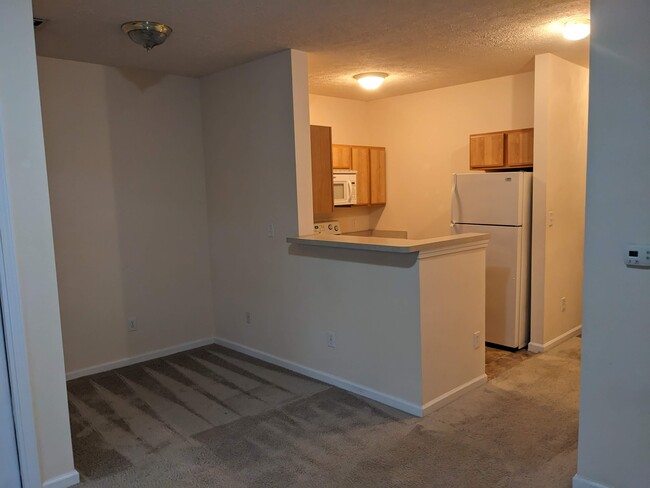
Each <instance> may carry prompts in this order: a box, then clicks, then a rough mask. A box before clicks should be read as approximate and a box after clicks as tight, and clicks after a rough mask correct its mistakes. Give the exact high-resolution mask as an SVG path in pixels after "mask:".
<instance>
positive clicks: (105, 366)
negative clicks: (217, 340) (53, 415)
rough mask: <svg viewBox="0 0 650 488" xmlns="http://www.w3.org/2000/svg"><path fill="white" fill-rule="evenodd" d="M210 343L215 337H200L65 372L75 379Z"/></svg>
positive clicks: (69, 378)
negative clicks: (195, 339)
mask: <svg viewBox="0 0 650 488" xmlns="http://www.w3.org/2000/svg"><path fill="white" fill-rule="evenodd" d="M209 344H214V338H212V337H206V338H205V339H199V340H197V341H190V342H185V343H183V344H178V345H176V346H171V347H165V348H163V349H156V350H155V351H149V352H145V353H143V354H138V355H136V356H130V357H128V358H123V359H117V360H115V361H109V362H107V363H101V364H97V365H95V366H90V367H88V368H81V369H77V370H74V371H69V372H67V373H66V374H65V378H66V380H74V379H77V378H81V377H83V376H88V375H91V374H95V373H103V372H104V371H111V370H113V369H117V368H123V367H124V366H131V365H132V364H137V363H142V362H144V361H149V360H151V359H158V358H161V357H163V356H169V355H170V354H176V353H179V352H184V351H188V350H190V349H196V348H197V347H203V346H207V345H209Z"/></svg>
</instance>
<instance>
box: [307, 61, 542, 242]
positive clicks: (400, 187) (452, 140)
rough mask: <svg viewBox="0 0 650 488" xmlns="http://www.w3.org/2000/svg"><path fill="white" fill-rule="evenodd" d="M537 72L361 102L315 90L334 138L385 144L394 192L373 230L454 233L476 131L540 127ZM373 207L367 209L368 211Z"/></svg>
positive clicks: (314, 100) (319, 112)
mask: <svg viewBox="0 0 650 488" xmlns="http://www.w3.org/2000/svg"><path fill="white" fill-rule="evenodd" d="M533 82H534V75H533V73H524V74H520V75H515V76H506V77H503V78H495V79H492V80H486V81H480V82H476V83H468V84H465V85H457V86H452V87H447V88H441V89H438V90H430V91H425V92H420V93H413V94H410V95H404V96H400V97H391V98H386V99H383V100H377V101H372V102H358V101H350V100H343V99H336V98H331V97H322V96H312V97H310V103H311V107H310V108H311V121H312V123H318V124H322V125H331V126H332V134H333V135H332V138H333V142H335V143H337V142H340V143H346V144H369V145H377V146H386V152H387V156H386V158H387V192H388V194H387V198H388V203H387V205H386V207H385V209H383V210H381V209H380V210H378V211H375V213H374V214H373V215H372V217H371V218H370V220H369V223H370V225H371V226H372V227H373V228H377V229H385V230H406V231H408V234H409V237H411V238H421V237H433V236H440V235H447V234H449V219H450V213H451V175H452V173H454V172H466V171H469V166H468V165H469V162H468V161H469V147H468V141H469V137H468V136H469V134H471V133H476V132H489V131H497V130H504V129H516V128H523V127H532V126H533V100H534V95H533ZM366 212H367V211H366Z"/></svg>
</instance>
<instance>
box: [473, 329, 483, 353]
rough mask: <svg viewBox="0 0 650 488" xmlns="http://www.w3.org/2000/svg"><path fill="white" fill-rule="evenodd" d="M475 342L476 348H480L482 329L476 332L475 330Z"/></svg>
mask: <svg viewBox="0 0 650 488" xmlns="http://www.w3.org/2000/svg"><path fill="white" fill-rule="evenodd" d="M473 344H474V349H478V348H479V347H481V331H479V330H477V331H476V332H474V337H473Z"/></svg>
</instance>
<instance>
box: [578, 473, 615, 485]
mask: <svg viewBox="0 0 650 488" xmlns="http://www.w3.org/2000/svg"><path fill="white" fill-rule="evenodd" d="M573 488H612V487H610V486H607V485H603V484H600V483H596V482H595V481H592V480H589V479H587V478H583V477H582V476H580V475H579V474H577V475H575V476H574V477H573Z"/></svg>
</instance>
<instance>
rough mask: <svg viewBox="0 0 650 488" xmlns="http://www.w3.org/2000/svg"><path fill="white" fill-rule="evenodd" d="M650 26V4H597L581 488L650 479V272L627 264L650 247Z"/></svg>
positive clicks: (642, 0) (598, 0) (630, 0)
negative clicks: (634, 250)
mask: <svg viewBox="0 0 650 488" xmlns="http://www.w3.org/2000/svg"><path fill="white" fill-rule="evenodd" d="M649 19H650V4H649V3H648V2H647V1H646V0H620V1H617V2H609V1H606V0H593V1H592V2H591V20H592V23H593V26H594V29H593V34H592V38H591V66H592V69H591V74H590V76H591V80H590V83H591V86H590V96H591V102H590V107H589V111H590V113H589V156H588V165H587V222H586V233H585V290H584V329H583V339H582V377H581V383H580V440H579V447H578V476H577V477H576V479H575V480H574V484H573V486H574V487H575V488H597V487H602V486H608V487H611V488H614V487H615V488H637V487H641V486H648V480H650V463H649V462H648V460H649V459H650V442H649V439H650V422H649V415H648V412H649V410H648V405H650V387H649V380H648V372H649V371H650V354H648V343H649V342H650V318H649V317H650V301H649V300H648V296H649V295H650V269H634V268H627V267H626V266H625V265H624V264H623V256H624V255H625V246H626V245H627V244H628V243H646V244H648V243H650V213H648V211H647V210H648V207H649V206H650V205H649V204H650V193H649V191H648V189H649V188H650V160H649V156H648V155H650V139H649V138H648V134H649V133H650V91H649V90H648V87H649V86H650V65H649V64H648V46H650V30H649V29H648V20H649ZM596 483H598V484H596Z"/></svg>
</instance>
